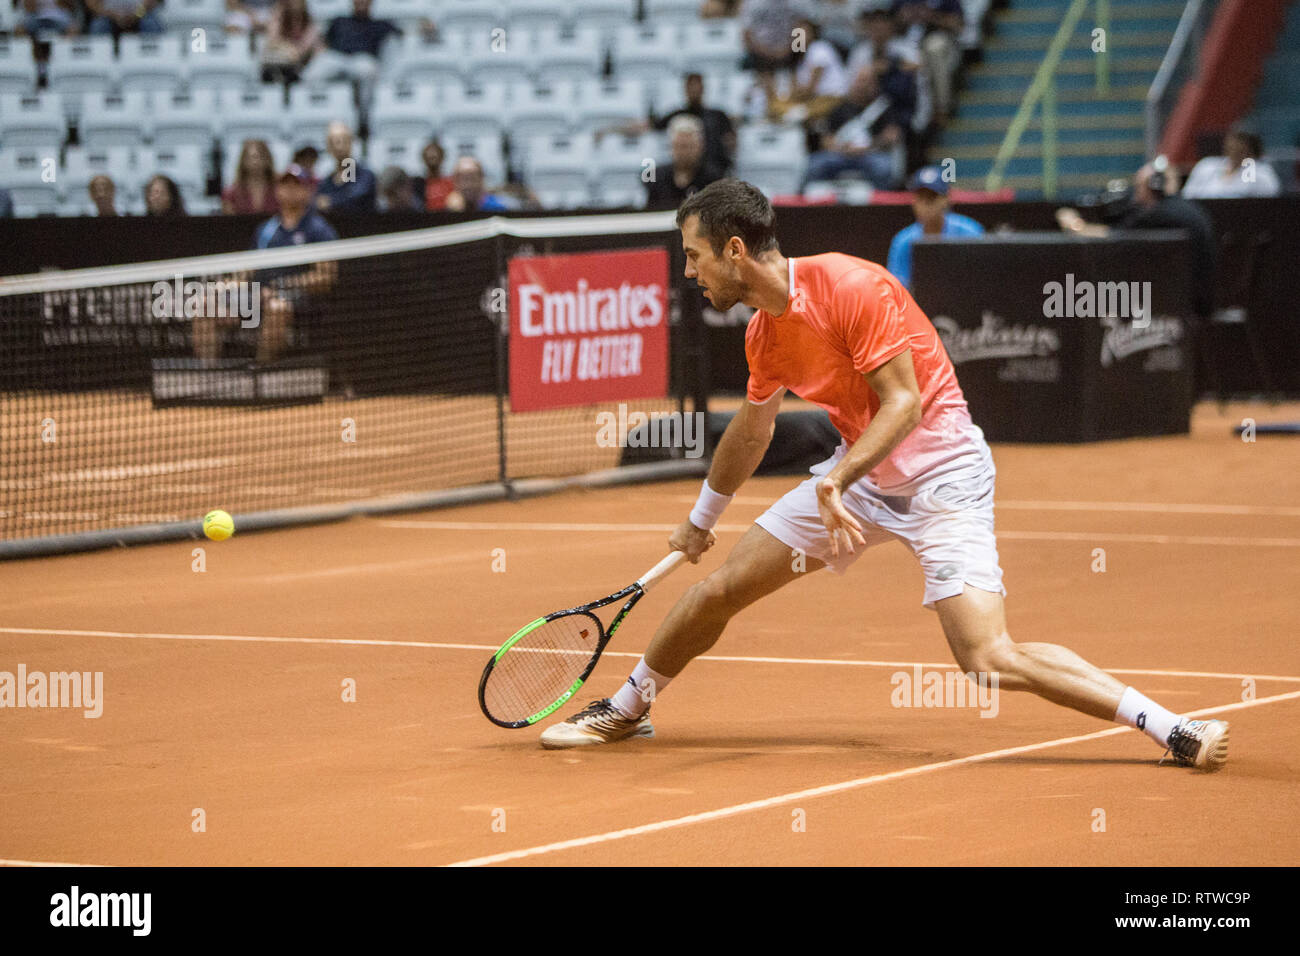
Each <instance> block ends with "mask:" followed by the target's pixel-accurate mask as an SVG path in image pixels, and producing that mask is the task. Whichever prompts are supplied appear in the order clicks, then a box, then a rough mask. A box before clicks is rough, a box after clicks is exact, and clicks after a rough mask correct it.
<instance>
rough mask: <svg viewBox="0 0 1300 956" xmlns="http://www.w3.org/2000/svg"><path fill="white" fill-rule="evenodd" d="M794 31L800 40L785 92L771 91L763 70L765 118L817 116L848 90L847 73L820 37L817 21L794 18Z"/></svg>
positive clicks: (769, 79)
mask: <svg viewBox="0 0 1300 956" xmlns="http://www.w3.org/2000/svg"><path fill="white" fill-rule="evenodd" d="M795 30H796V31H802V33H798V32H797V33H796V36H798V37H799V38H800V39H801V40H802V41H803V42H802V43H801V44H799V48H798V49H796V50H795V51H794V64H795V69H794V82H793V85H792V87H791V88H790V91H789V93H788V94H787V95H786V96H777V95H775V82H774V78H773V76H772V74H770V73H769V74H767V76H766V82H767V84H768V100H767V113H768V118H769V119H772V120H776V121H778V122H779V121H781V120H785V119H790V120H796V121H803V120H806V119H807V120H818V119H821V118H822V117H823V116H825V115H826V114H827V113H829V112H830V111H831V110H832V109H834V108H835V105H836V104H837V103H839V101H840V99H841V98H842V97H843V96H844V95H845V94H846V93H847V92H848V90H849V76H848V74H847V73H846V72H845V70H844V61H843V60H842V59H841V58H840V53H839V51H838V50H837V49H835V47H834V46H833V45H832V44H830V43H828V42H827V41H826V40H824V39H822V38H821V33H820V31H819V30H818V28H817V24H815V23H813V22H812V21H811V20H808V19H806V18H800V19H799V20H798V21H796V25H795Z"/></svg>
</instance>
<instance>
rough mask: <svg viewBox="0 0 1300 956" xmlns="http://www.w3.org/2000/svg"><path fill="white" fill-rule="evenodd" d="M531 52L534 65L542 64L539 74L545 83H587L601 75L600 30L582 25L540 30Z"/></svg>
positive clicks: (603, 46) (602, 43)
mask: <svg viewBox="0 0 1300 956" xmlns="http://www.w3.org/2000/svg"><path fill="white" fill-rule="evenodd" d="M579 22H582V21H579ZM533 49H534V50H535V51H536V52H537V62H538V63H539V64H543V65H541V66H539V68H538V75H539V78H540V79H544V80H577V81H582V80H589V79H591V78H592V77H596V76H599V75H600V72H601V67H602V66H603V61H604V58H605V41H604V40H603V39H602V38H601V35H600V30H599V29H598V28H596V27H593V26H588V25H586V24H585V23H584V24H583V25H582V26H578V27H575V28H574V29H572V30H569V31H564V30H561V29H560V28H559V27H549V28H547V29H543V30H539V31H538V32H537V33H536V35H535V36H534V39H533Z"/></svg>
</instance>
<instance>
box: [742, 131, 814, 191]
mask: <svg viewBox="0 0 1300 956" xmlns="http://www.w3.org/2000/svg"><path fill="white" fill-rule="evenodd" d="M806 165H807V147H806V142H805V137H804V131H803V128H802V127H800V126H797V125H794V124H791V125H788V126H778V125H774V124H767V123H750V124H748V125H745V126H742V127H741V128H740V129H739V130H738V131H737V133H736V176H737V178H739V179H744V180H747V181H749V182H751V183H753V184H754V185H755V186H757V187H758V188H759V189H761V190H762V191H763V192H764V193H765V194H766V195H768V196H774V195H777V194H788V193H797V192H798V191H799V185H800V182H801V181H802V179H803V173H804V167H805V166H806Z"/></svg>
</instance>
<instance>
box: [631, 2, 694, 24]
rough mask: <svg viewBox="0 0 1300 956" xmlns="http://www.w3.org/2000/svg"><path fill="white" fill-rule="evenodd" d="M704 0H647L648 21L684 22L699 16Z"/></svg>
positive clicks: (646, 16)
mask: <svg viewBox="0 0 1300 956" xmlns="http://www.w3.org/2000/svg"><path fill="white" fill-rule="evenodd" d="M701 6H703V3H702V0H645V18H646V21H647V22H650V23H654V22H656V21H662V22H666V23H682V22H683V21H685V20H693V19H697V18H698V17H699V13H700V7H701Z"/></svg>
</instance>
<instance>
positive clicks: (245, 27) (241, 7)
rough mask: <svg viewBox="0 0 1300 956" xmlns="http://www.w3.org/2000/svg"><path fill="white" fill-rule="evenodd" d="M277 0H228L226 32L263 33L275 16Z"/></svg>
mask: <svg viewBox="0 0 1300 956" xmlns="http://www.w3.org/2000/svg"><path fill="white" fill-rule="evenodd" d="M274 7H275V0H226V32H227V33H233V34H240V33H261V32H263V31H264V30H265V29H266V28H267V24H268V23H269V22H270V20H271V17H272V16H273V15H274V14H273V11H274Z"/></svg>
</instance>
